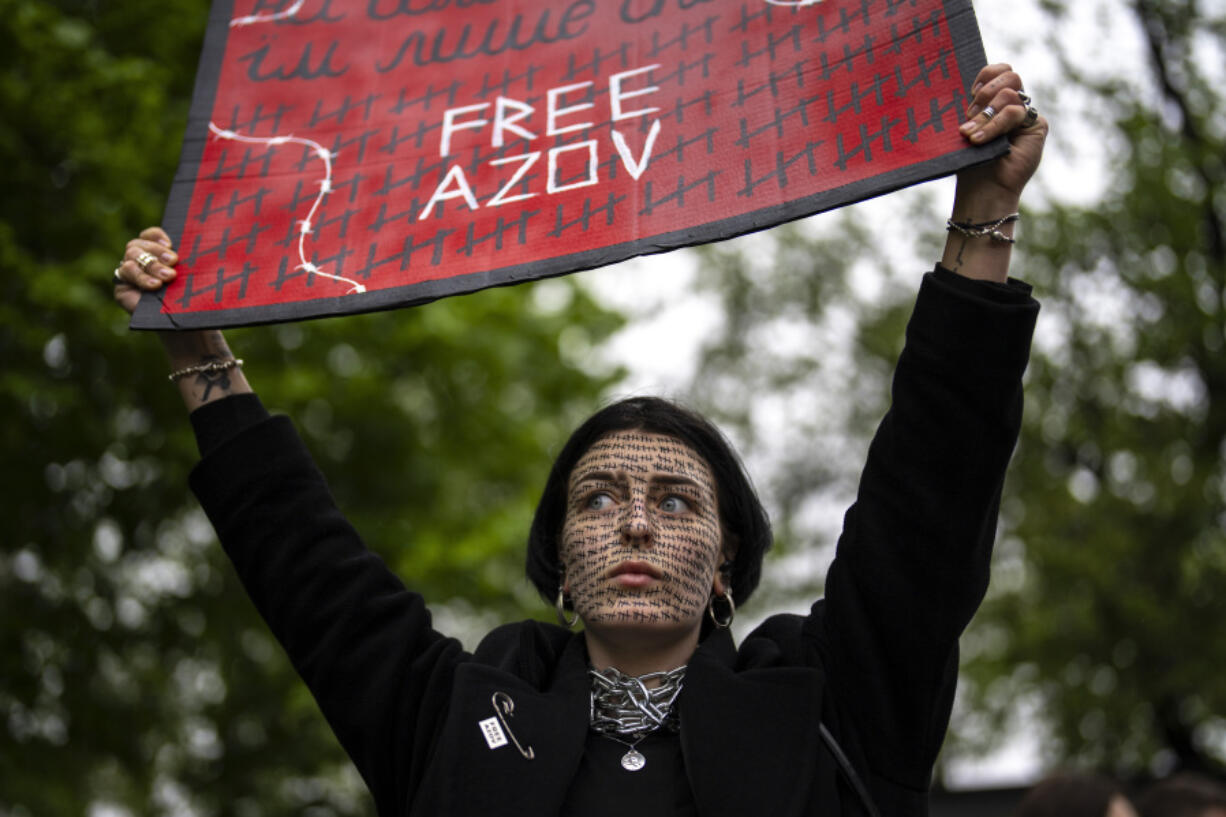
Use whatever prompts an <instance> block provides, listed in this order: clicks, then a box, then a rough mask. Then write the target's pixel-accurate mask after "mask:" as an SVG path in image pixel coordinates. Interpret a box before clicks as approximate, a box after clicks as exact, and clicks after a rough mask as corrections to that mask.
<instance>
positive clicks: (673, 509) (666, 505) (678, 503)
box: [660, 496, 690, 513]
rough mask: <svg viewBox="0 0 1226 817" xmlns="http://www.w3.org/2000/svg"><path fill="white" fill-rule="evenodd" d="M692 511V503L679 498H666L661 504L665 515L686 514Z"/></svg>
mask: <svg viewBox="0 0 1226 817" xmlns="http://www.w3.org/2000/svg"><path fill="white" fill-rule="evenodd" d="M689 509H690V503H688V502H686V501H685V500H684V499H682V498H681V497H679V496H669V497H665V499H664V501H663V502H661V503H660V510H662V511H664V512H665V513H685V512H686V511H688V510H689Z"/></svg>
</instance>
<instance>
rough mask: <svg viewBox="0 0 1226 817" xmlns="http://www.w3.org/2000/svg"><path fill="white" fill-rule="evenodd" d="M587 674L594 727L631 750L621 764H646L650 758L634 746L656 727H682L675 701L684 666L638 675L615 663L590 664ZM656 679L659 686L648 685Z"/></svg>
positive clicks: (633, 768) (628, 768) (631, 769)
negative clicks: (599, 666)
mask: <svg viewBox="0 0 1226 817" xmlns="http://www.w3.org/2000/svg"><path fill="white" fill-rule="evenodd" d="M588 675H590V676H591V678H592V703H591V709H590V711H589V723H590V724H591V728H592V731H594V732H598V733H599V734H601V735H604V736H605V737H606V738H608V739H609V740H612V741H615V742H617V743H620V744H621V745H622V746H626V747H628V748H629V751H627V752H626V753H625V754H624V755H622V760H621V763H622V768H623V769H625V770H626V771H628V772H637V771H638V770H639V769H641V768H643V767H644V766H646V765H647V758H645V757H643V753H642V752H640V751H639V750H638V749H637V748H635V747H636V746H638V744H639V742H640V741H641V740H643V738H645V737H647V736H648V735H650V734H651V733H652V732H655V731H656V730H657V729H660V728H665V729H668V730H669V731H671V732H676V731H677V730H678V729H679V728H680V721H679V717H678V714H677V711H676V709H675V708H674V707H673V704H674V703H675V702H676V700H677V696H678V695H680V694H681V682H682V680H683V679H684V678H685V667H684V666H681V667H677V668H676V669H673V670H669V671H668V672H649V673H647V674H646V675H639V676H637V677H636V676H633V675H626V674H624V673H622V672H620V671H618V670H617V669H615V668H613V667H609V668H608V669H606V670H598V669H595V668H589V669H588ZM656 680H658V681H659V682H660V684H659V686H657V687H655V688H653V689H648V688H647V684H648V683H649V682H651V681H656Z"/></svg>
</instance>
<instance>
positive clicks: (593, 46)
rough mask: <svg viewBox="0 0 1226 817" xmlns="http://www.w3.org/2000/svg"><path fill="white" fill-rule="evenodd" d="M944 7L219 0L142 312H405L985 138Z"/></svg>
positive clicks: (787, 208)
mask: <svg viewBox="0 0 1226 817" xmlns="http://www.w3.org/2000/svg"><path fill="white" fill-rule="evenodd" d="M983 63H984V58H983V50H982V46H981V45H980V42H979V34H978V30H977V27H976V23H975V19H974V13H973V11H972V9H971V6H970V3H969V2H967V1H966V0H961V1H960V2H954V1H942V0H794V2H790V1H789V0H601V2H599V3H597V1H596V0H549V2H545V1H543V0H542V1H541V2H530V1H529V0H294V2H289V1H288V0H285V1H284V2H264V1H263V0H254V1H253V0H233V2H218V3H217V4H216V5H215V6H214V8H213V10H212V13H211V17H210V23H209V29H208V32H207V35H206V39H205V46H204V54H203V56H202V58H201V67H200V72H199V76H198V77H197V86H196V92H195V96H194V98H193V102H192V112H191V117H190V121H189V124H188V130H187V135H186V137H185V139H184V148H183V157H182V160H181V162H180V167H179V171H178V173H177V175H176V178H175V181H174V184H173V186H172V189H171V194H170V199H169V203H168V205H167V209H166V218H165V221H164V224H165V226H166V228H167V230H168V231H169V232H170V234H171V236H172V237H173V238H174V239H175V242H176V245H177V246H178V248H179V250H180V253H181V255H182V257H183V261H182V262H181V263H180V265H179V271H180V276H179V277H178V278H177V279H176V280H175V282H174V283H173V284H171V285H170V286H168V287H167V288H166V289H165V291H164V292H162V293H159V294H158V295H157V296H153V295H149V296H146V298H145V299H144V300H142V302H141V304H140V307H139V308H138V310H137V312H136V314H135V316H134V318H133V326H134V327H137V328H158V329H166V328H198V327H206V326H228V325H236V324H254V323H265V322H271V321H282V320H296V319H300V318H308V317H317V316H322V315H336V314H347V313H354V312H363V311H369V310H374V309H386V308H391V307H396V306H403V305H409V304H415V303H421V302H424V301H429V300H433V299H435V298H439V297H443V296H446V295H453V294H459V293H463V292H471V291H474V290H478V289H482V288H485V287H489V286H496V285H503V284H509V283H514V282H517V281H524V280H532V279H537V278H542V277H545V276H551V275H559V274H563V273H568V272H573V271H575V270H579V269H585V268H591V267H595V266H600V265H604V264H608V263H612V262H615V261H620V260H623V259H625V258H629V257H631V256H635V255H641V254H644V253H652V252H660V251H663V250H668V249H672V248H675V247H680V246H686V245H690V244H696V243H701V242H706V241H713V240H718V239H721V238H726V237H729V236H733V235H737V234H740V233H744V232H749V231H752V230H757V229H761V228H763V227H767V226H770V225H773V224H777V223H780V222H783V221H787V220H790V219H795V218H798V217H801V216H804V215H808V214H811V213H815V212H819V211H822V210H827V209H830V208H833V207H837V206H840V205H843V204H847V203H849V202H852V201H857V200H860V199H864V198H867V197H870V196H875V195H878V194H880V193H884V192H887V191H889V190H893V189H897V188H898V187H902V186H904V185H908V184H913V183H916V182H919V181H923V180H926V179H930V178H933V177H936V176H940V175H946V174H949V173H952V172H954V171H956V170H958V169H960V168H962V167H964V166H967V165H969V164H973V163H976V162H980V161H984V160H986V159H989V158H991V157H993V156H996V155H999V154H1000V153H1001V152H1003V151H1004V150H1005V149H1006V147H1005V145H1004V144H1003V142H998V143H997V144H994V145H991V146H986V147H980V148H969V147H967V146H966V143H965V142H964V140H963V139H962V138H961V137H960V136H959V134H958V132H957V126H958V124H959V123H960V122H961V121H962V119H963V116H964V111H965V108H966V105H967V104H968V97H967V88H968V87H969V84H970V82H971V80H972V79H973V77H974V75H975V74H976V72H977V71H978V69H979V68H980V67H981V66H982V65H983Z"/></svg>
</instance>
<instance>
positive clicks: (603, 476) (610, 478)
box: [573, 471, 702, 490]
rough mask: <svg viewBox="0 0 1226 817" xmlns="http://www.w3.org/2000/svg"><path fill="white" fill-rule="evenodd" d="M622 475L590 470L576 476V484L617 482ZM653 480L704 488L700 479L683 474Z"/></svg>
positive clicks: (653, 479) (663, 475) (653, 480)
mask: <svg viewBox="0 0 1226 817" xmlns="http://www.w3.org/2000/svg"><path fill="white" fill-rule="evenodd" d="M619 479H621V477H619V475H618V474H615V473H614V472H612V471H588V472H586V473H584V474H581V475H580V476H578V477H575V480H574V483H573V484H574V485H582V484H583V483H585V482H617V481H618V480H619ZM651 482H653V483H659V484H663V485H682V486H687V487H690V488H694V489H695V490H699V489H701V488H702V486H701V484H700V483H699V482H698V480H696V479H694V478H693V477H687V476H682V475H681V474H656V475H655V476H653V477H652V478H651Z"/></svg>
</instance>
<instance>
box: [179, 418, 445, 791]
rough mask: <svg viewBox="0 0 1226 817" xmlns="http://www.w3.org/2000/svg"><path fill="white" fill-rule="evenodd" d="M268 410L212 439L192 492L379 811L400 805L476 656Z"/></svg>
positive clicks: (291, 431)
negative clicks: (352, 518)
mask: <svg viewBox="0 0 1226 817" xmlns="http://www.w3.org/2000/svg"><path fill="white" fill-rule="evenodd" d="M223 402H224V401H223ZM260 412H261V415H262V416H261V417H259V418H257V420H256V421H255V422H254V423H253V424H248V425H246V427H244V428H243V429H242V430H241V431H239V432H238V433H237V434H235V435H233V436H230V437H229V438H228V439H225V440H224V441H221V442H218V441H217V439H216V437H214V438H213V439H212V440H211V441H210V442H209V444H205V442H204V438H203V437H202V448H205V449H206V451H207V453H206V454H205V456H204V458H203V459H202V460H201V462H200V463H199V465H197V466H196V468H195V470H194V471H193V472H192V476H191V486H192V489H193V490H194V491H195V493H196V495H197V497H198V498H199V500H200V502H201V504H202V506H203V507H204V509H205V511H206V513H207V514H208V516H209V519H210V520H211V521H212V523H213V526H214V527H215V529H216V531H217V535H218V537H219V538H220V540H221V543H222V545H223V546H224V548H225V550H226V553H227V554H228V555H229V557H230V559H231V561H232V562H233V563H234V566H235V568H236V570H237V572H238V575H239V578H240V579H241V580H242V583H243V585H244V586H245V588H246V590H247V592H248V594H249V595H250V597H251V599H252V601H253V602H254V603H255V606H256V608H257V609H258V610H259V612H260V614H261V615H262V616H263V617H264V619H265V621H266V622H267V623H268V626H269V627H270V628H271V630H272V631H273V633H274V635H275V636H276V637H277V639H278V640H279V641H280V643H281V645H282V646H283V647H284V648H285V651H286V652H287V653H288V655H289V657H290V660H291V661H292V663H293V665H294V667H295V669H296V670H297V671H298V673H299V674H300V675H301V676H302V678H303V680H304V681H305V682H306V684H307V686H308V687H309V688H310V690H311V692H312V694H313V695H314V696H315V699H316V701H317V702H318V704H319V707H320V709H321V710H322V711H323V714H324V716H325V717H326V718H327V720H328V722H329V724H330V725H331V727H332V729H333V731H334V732H335V733H336V735H337V737H338V738H339V739H340V742H341V744H342V745H343V746H344V748H345V750H346V751H347V752H348V754H349V756H350V757H351V758H352V759H353V761H354V764H355V765H356V766H357V768H358V770H359V772H361V774H362V776H363V778H364V779H365V781H366V783H367V785H368V786H369V788H370V790H371V792H372V794H373V795H374V798H375V803H376V806H377V808H378V811H379V813H380V814H394V813H401V812H403V811H404V809H405V806H406V803H407V802H408V799H409V797H410V796H411V792H412V791H413V790H414V788H415V787H416V785H417V783H418V782H419V781H420V778H421V774H422V772H423V771H424V766H425V763H426V762H427V761H428V759H429V751H428V748H427V747H428V746H429V745H430V743H431V742H432V740H433V738H434V734H435V731H436V730H437V728H438V724H439V721H440V718H441V716H442V713H443V711H444V710H445V708H446V707H445V704H446V700H447V695H448V691H449V689H450V687H451V679H452V676H453V674H454V670H455V667H456V665H457V664H458V663H459V662H460V661H462V660H465V658H466V655H465V654H464V653H463V652H462V650H461V648H460V645H459V643H458V642H456V641H455V640H454V639H449V638H444V637H443V636H442V635H440V634H439V633H437V632H435V631H434V630H433V629H432V627H431V621H430V614H429V612H428V611H427V609H426V607H425V604H424V602H423V600H422V598H421V597H420V596H419V595H417V594H415V593H411V592H409V591H407V590H406V589H405V587H404V585H403V584H402V583H401V582H400V580H399V579H397V578H396V577H395V576H394V575H393V574H392V572H391V571H390V570H389V569H388V568H387V567H386V565H384V563H383V562H382V561H381V560H380V559H379V557H378V556H376V555H375V554H373V553H371V552H370V551H369V550H367V549H366V547H365V546H364V545H363V543H362V541H361V539H360V538H359V536H358V535H357V533H356V532H355V531H354V530H353V528H352V527H351V526H350V525H349V523H348V522H347V521H346V520H345V518H344V517H343V516H342V515H341V513H340V512H339V511H338V510H337V508H336V505H335V503H334V502H333V500H332V496H331V493H330V491H329V490H328V487H327V485H326V483H325V481H324V478H323V475H322V474H321V473H320V472H319V470H318V468H316V466H315V464H314V462H313V461H312V460H311V457H310V455H309V454H308V452H307V450H306V447H305V446H304V445H303V443H302V440H301V439H300V438H299V436H298V435H297V433H296V432H295V431H294V429H293V426H292V425H291V423H290V422H289V421H288V420H287V419H286V418H284V417H268V416H267V414H266V413H263V410H262V409H261V410H260ZM200 430H201V429H200V425H199V424H197V431H198V434H199V432H200Z"/></svg>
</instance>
